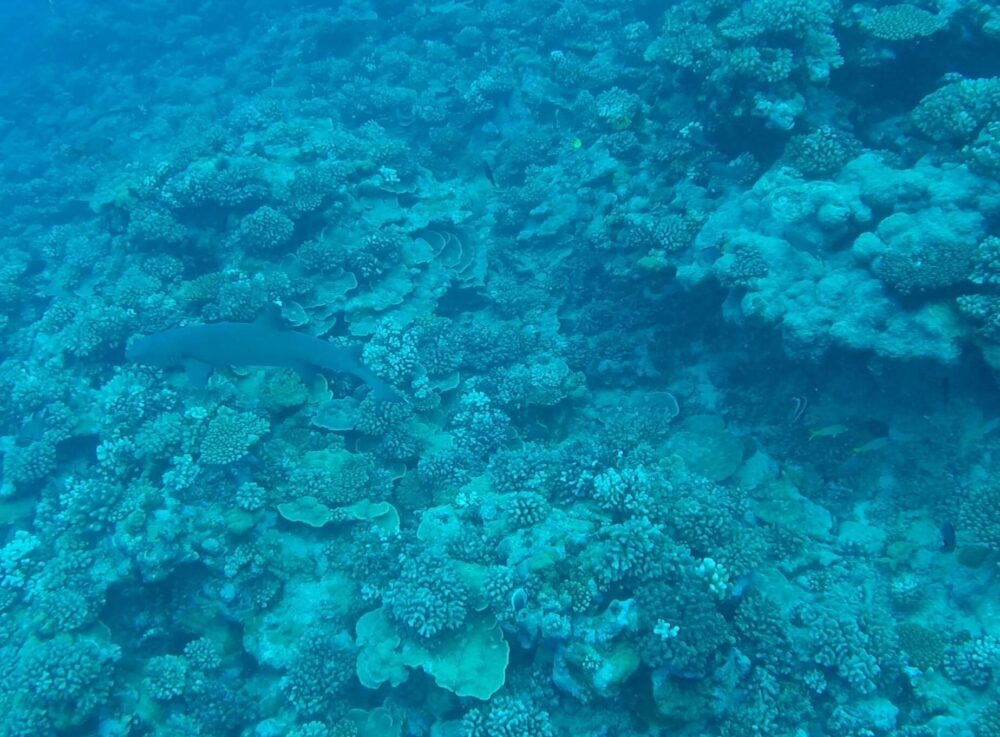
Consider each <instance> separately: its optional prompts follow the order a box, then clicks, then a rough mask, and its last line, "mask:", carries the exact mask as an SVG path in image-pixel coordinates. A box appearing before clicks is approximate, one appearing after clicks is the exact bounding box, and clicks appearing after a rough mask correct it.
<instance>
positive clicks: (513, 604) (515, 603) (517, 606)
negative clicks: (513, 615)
mask: <svg viewBox="0 0 1000 737" xmlns="http://www.w3.org/2000/svg"><path fill="white" fill-rule="evenodd" d="M527 605H528V592H527V591H525V590H524V589H522V588H520V587H519V588H516V589H514V590H513V591H512V592H511V594H510V608H511V610H512V611H515V612H519V611H521V610H522V609H524V607H526V606H527Z"/></svg>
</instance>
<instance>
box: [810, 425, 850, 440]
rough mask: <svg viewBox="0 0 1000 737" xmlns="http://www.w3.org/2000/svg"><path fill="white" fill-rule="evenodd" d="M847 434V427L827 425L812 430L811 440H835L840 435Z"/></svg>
mask: <svg viewBox="0 0 1000 737" xmlns="http://www.w3.org/2000/svg"><path fill="white" fill-rule="evenodd" d="M845 432H847V426H846V425H827V426H826V427H818V428H816V429H815V430H810V431H809V439H810V440H815V439H816V438H835V437H837V436H838V435H843V434H844V433H845Z"/></svg>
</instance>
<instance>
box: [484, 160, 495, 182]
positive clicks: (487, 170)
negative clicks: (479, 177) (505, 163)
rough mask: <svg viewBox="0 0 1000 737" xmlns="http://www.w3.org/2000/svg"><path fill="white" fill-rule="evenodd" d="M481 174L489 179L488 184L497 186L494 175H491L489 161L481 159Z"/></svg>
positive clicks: (491, 170)
mask: <svg viewBox="0 0 1000 737" xmlns="http://www.w3.org/2000/svg"><path fill="white" fill-rule="evenodd" d="M483 175H484V176H485V177H486V178H487V179H488V180H489V182H490V184H492V185H493V186H494V187H495V186H497V180H496V177H495V176H494V175H493V167H492V166H490V162H488V161H486V159H483Z"/></svg>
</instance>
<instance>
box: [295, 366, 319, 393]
mask: <svg viewBox="0 0 1000 737" xmlns="http://www.w3.org/2000/svg"><path fill="white" fill-rule="evenodd" d="M292 369H293V370H294V371H295V373H297V374H298V375H299V378H300V379H302V383H303V384H305V385H306V388H307V389H312V385H313V382H315V381H316V376H317V375H318V373H319V372H318V371H316V367H315V366H311V365H310V364H308V363H297V364H295V365H294V366H292Z"/></svg>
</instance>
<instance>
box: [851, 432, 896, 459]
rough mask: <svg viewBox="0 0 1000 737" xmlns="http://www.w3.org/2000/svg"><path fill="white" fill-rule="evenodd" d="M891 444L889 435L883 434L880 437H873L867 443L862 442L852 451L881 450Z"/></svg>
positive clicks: (859, 452)
mask: <svg viewBox="0 0 1000 737" xmlns="http://www.w3.org/2000/svg"><path fill="white" fill-rule="evenodd" d="M888 444H889V437H888V436H886V435H883V436H882V437H880V438H872V439H871V440H869V441H868V442H867V443H862V444H861V445H859V446H858V447H856V448H851V452H852V453H857V454H859V455H860V454H861V453H870V452H871V451H873V450H881V449H882V448H884V447H886V446H887V445H888Z"/></svg>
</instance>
